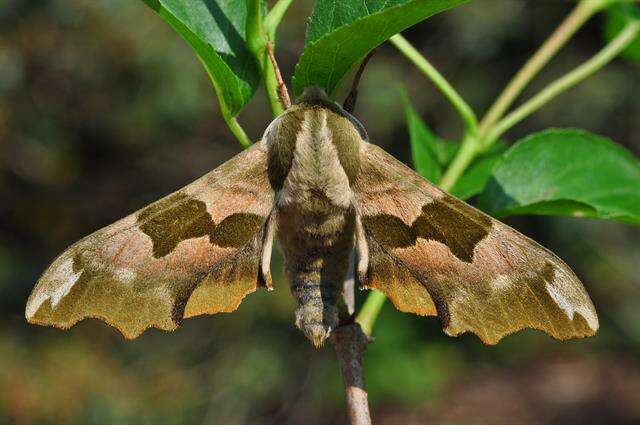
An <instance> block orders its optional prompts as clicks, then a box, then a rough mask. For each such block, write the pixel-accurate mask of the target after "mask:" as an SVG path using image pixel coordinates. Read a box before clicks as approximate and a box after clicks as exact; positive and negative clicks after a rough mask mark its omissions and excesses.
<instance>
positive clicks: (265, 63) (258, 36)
mask: <svg viewBox="0 0 640 425" xmlns="http://www.w3.org/2000/svg"><path fill="white" fill-rule="evenodd" d="M248 10H249V14H248V16H247V45H248V47H249V49H250V50H251V52H252V53H253V55H254V56H255V58H256V60H257V61H258V65H259V66H260V72H261V74H262V83H263V84H264V90H265V94H266V95H267V99H268V100H269V106H270V107H271V113H272V114H273V116H274V117H277V116H278V115H280V114H281V113H282V112H283V111H284V108H283V107H282V105H281V104H280V100H279V99H278V83H277V81H276V74H275V71H274V69H273V64H272V63H271V61H270V60H269V55H268V53H267V41H268V40H269V38H268V35H267V33H266V32H265V26H264V24H263V18H262V3H261V0H249V6H248ZM283 13H284V12H283ZM274 31H275V30H274Z"/></svg>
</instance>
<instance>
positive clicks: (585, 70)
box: [483, 21, 640, 147]
mask: <svg viewBox="0 0 640 425" xmlns="http://www.w3.org/2000/svg"><path fill="white" fill-rule="evenodd" d="M639 31H640V22H639V21H634V22H630V23H628V24H627V25H626V26H625V27H624V28H623V29H622V30H621V31H620V32H619V33H618V35H616V37H615V38H614V39H613V40H611V41H610V42H609V43H608V44H607V45H606V46H605V47H604V48H603V49H602V50H600V51H599V52H598V53H597V54H596V55H595V56H593V57H592V58H591V59H589V60H588V61H586V62H585V63H583V64H582V65H580V66H578V67H577V68H575V69H573V70H572V71H571V72H569V73H568V74H565V75H564V76H563V77H560V78H558V79H557V80H555V81H554V82H552V83H551V84H549V85H548V86H547V87H545V88H544V89H543V90H542V91H541V92H540V93H538V94H537V95H535V96H534V97H532V98H531V99H530V100H528V101H527V102H525V103H524V104H523V105H521V106H520V107H519V108H517V109H516V110H515V111H513V112H511V113H510V114H508V115H507V116H506V117H504V118H503V119H502V120H501V121H499V122H498V123H497V124H495V125H494V126H493V127H492V128H491V130H490V131H489V132H488V133H487V135H486V137H485V138H484V141H483V147H486V146H488V145H490V144H491V143H493V142H494V141H495V140H497V139H498V137H500V136H501V135H502V134H503V133H504V132H505V131H507V130H508V129H510V128H511V127H513V126H514V125H515V124H517V123H519V122H520V121H522V120H523V119H524V118H526V117H528V116H529V115H531V114H532V113H533V112H535V111H537V110H538V109H540V107H542V106H543V105H544V104H546V103H547V102H549V101H550V100H552V99H553V98H555V97H556V96H558V95H559V94H560V93H562V92H564V91H566V90H568V89H570V88H571V87H573V86H575V85H576V84H577V83H579V82H580V81H582V80H584V79H585V78H587V77H589V76H591V75H592V74H593V73H594V72H596V71H598V70H599V69H600V68H602V67H603V66H605V65H606V64H607V63H609V62H610V61H611V60H612V59H613V58H615V57H616V56H617V55H618V54H619V53H620V52H621V51H622V50H624V48H625V47H627V46H628V45H629V43H631V42H632V41H633V40H634V39H635V37H636V36H637V35H638V32H639Z"/></svg>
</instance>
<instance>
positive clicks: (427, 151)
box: [402, 92, 458, 182]
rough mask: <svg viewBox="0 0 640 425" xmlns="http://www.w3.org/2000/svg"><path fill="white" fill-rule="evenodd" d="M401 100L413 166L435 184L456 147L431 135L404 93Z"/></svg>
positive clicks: (454, 144)
mask: <svg viewBox="0 0 640 425" xmlns="http://www.w3.org/2000/svg"><path fill="white" fill-rule="evenodd" d="M402 98H403V102H404V110H405V116H406V120H407V129H408V131H409V140H410V142H411V156H412V158H413V164H414V166H415V168H416V171H418V173H420V175H421V176H422V177H424V178H425V179H427V180H429V181H432V182H437V181H438V180H439V179H440V177H441V176H442V169H443V167H445V166H446V165H448V164H449V162H450V161H451V159H452V158H453V156H454V155H455V153H456V151H457V150H458V145H457V144H456V143H453V142H449V141H446V140H443V139H441V138H439V137H438V136H436V135H435V134H433V132H432V131H431V130H430V129H429V127H428V126H427V124H426V123H425V122H424V121H423V120H422V118H421V117H420V115H418V113H417V112H416V111H415V109H414V108H413V106H412V105H411V102H410V101H409V98H408V96H407V95H406V93H405V92H402Z"/></svg>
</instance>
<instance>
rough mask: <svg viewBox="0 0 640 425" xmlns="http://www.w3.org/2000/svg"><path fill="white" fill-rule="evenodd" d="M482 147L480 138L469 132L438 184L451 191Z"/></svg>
mask: <svg viewBox="0 0 640 425" xmlns="http://www.w3.org/2000/svg"><path fill="white" fill-rule="evenodd" d="M480 147H481V145H480V142H479V139H478V138H477V137H476V136H475V135H472V134H469V133H467V134H466V135H465V136H464V138H463V139H462V143H461V145H460V149H458V152H456V155H455V156H454V158H453V160H452V161H451V163H450V164H449V166H448V167H447V171H445V173H444V175H443V176H442V178H441V179H440V181H439V182H438V186H440V188H441V189H442V190H446V191H450V190H451V189H452V188H453V186H454V185H455V184H456V182H457V181H458V179H459V178H460V176H462V173H464V170H466V169H467V167H468V166H469V164H471V161H473V159H474V158H475V157H476V155H478V153H479V152H480Z"/></svg>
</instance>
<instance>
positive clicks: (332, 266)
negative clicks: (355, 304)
mask: <svg viewBox="0 0 640 425" xmlns="http://www.w3.org/2000/svg"><path fill="white" fill-rule="evenodd" d="M354 217H355V215H354V212H353V211H352V210H348V211H344V212H343V211H340V212H335V213H329V214H319V215H307V214H304V215H302V214H297V213H294V212H291V211H281V212H280V214H279V220H278V221H279V223H280V228H279V230H278V235H279V240H280V244H281V247H282V250H283V254H284V257H285V270H286V273H287V277H288V280H289V283H290V285H291V293H292V294H293V296H294V298H295V300H296V301H297V303H298V308H297V309H296V326H297V327H298V328H300V329H301V330H302V331H303V332H304V333H305V335H306V336H307V338H309V339H310V340H311V342H312V343H313V344H314V345H315V346H320V345H322V343H323V342H324V340H325V339H326V338H327V337H328V336H329V333H330V332H331V330H332V329H335V328H336V327H337V326H338V302H339V299H340V296H341V294H342V285H343V282H344V279H345V277H346V275H347V269H348V266H349V255H350V253H351V249H352V247H353V229H354V222H355V218H354Z"/></svg>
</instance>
